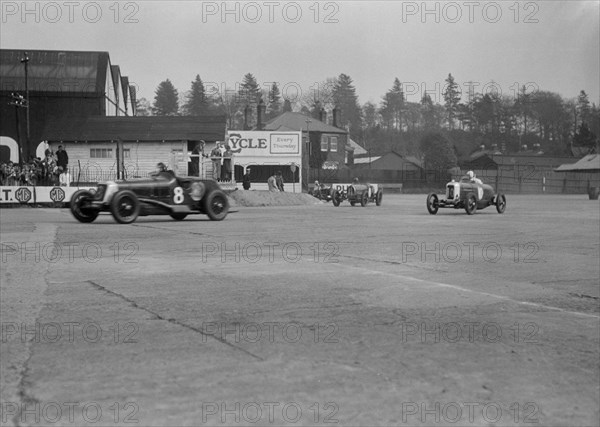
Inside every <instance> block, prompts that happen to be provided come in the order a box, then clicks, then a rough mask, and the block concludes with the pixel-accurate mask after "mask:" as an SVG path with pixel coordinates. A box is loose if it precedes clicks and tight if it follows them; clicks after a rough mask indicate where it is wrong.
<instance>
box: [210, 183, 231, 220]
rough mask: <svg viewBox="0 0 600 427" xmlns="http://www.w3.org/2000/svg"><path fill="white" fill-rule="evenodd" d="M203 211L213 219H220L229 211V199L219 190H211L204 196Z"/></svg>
mask: <svg viewBox="0 0 600 427" xmlns="http://www.w3.org/2000/svg"><path fill="white" fill-rule="evenodd" d="M204 212H205V213H206V215H208V217H209V218H210V219H211V220H213V221H222V220H223V219H225V217H226V216H227V213H228V212H229V200H228V199H227V195H226V194H225V193H223V192H222V191H221V190H214V191H211V192H210V193H208V194H207V195H206V197H205V198H204Z"/></svg>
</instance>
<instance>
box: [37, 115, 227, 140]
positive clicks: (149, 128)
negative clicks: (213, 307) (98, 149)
mask: <svg viewBox="0 0 600 427" xmlns="http://www.w3.org/2000/svg"><path fill="white" fill-rule="evenodd" d="M225 128H226V117H225V116H198V117H189V116H188V117H179V116H150V117H102V116H97V117H70V118H68V119H63V120H56V121H52V122H51V123H49V124H48V125H46V128H45V129H44V132H43V138H44V139H46V140H48V141H82V142H83V141H86V142H94V141H97V142H105V141H116V140H118V139H122V140H123V141H140V142H144V141H177V140H182V141H183V140H190V141H199V140H205V141H223V140H224V139H225Z"/></svg>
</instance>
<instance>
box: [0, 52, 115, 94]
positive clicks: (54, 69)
mask: <svg viewBox="0 0 600 427" xmlns="http://www.w3.org/2000/svg"><path fill="white" fill-rule="evenodd" d="M24 52H25V51H23V50H17V49H0V80H1V81H2V86H1V87H0V90H2V91H7V92H11V91H24V90H25V66H24V64H23V63H21V59H23V58H24ZM27 56H28V58H29V62H28V64H27V73H28V85H29V90H30V91H37V92H68V93H82V92H84V93H104V89H105V82H106V77H107V76H106V72H107V70H108V65H109V61H110V60H109V56H108V52H79V51H58V50H27Z"/></svg>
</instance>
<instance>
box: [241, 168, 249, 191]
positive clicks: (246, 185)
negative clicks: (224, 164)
mask: <svg viewBox="0 0 600 427" xmlns="http://www.w3.org/2000/svg"><path fill="white" fill-rule="evenodd" d="M242 186H243V187H244V190H250V186H251V184H250V168H246V173H245V174H244V176H243V177H242Z"/></svg>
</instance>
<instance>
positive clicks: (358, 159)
mask: <svg viewBox="0 0 600 427" xmlns="http://www.w3.org/2000/svg"><path fill="white" fill-rule="evenodd" d="M379 159H381V156H374V157H355V158H354V164H355V165H361V164H368V163H373V162H375V161H377V160H379Z"/></svg>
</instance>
